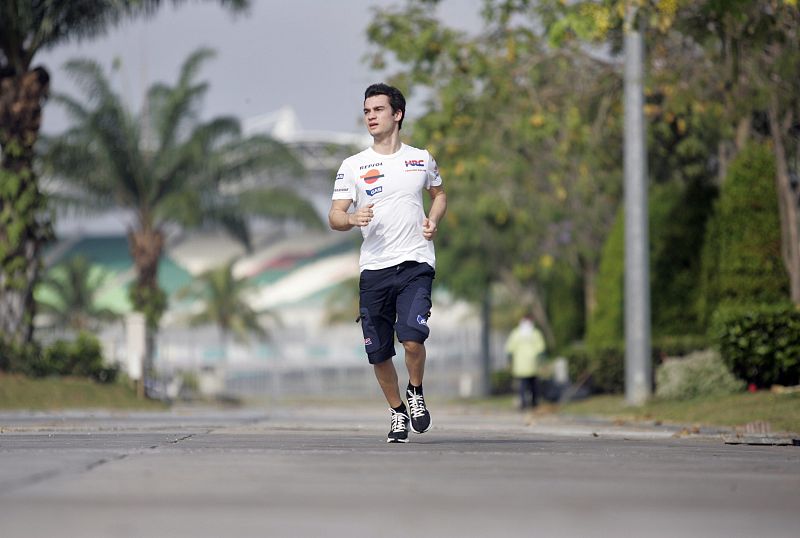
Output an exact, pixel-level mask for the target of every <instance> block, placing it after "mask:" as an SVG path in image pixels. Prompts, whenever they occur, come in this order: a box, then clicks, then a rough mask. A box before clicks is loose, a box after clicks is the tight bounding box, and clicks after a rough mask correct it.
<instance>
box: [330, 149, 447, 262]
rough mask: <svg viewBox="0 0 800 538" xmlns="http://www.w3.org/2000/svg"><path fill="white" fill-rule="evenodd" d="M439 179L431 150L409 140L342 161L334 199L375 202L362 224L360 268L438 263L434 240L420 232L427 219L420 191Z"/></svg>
mask: <svg viewBox="0 0 800 538" xmlns="http://www.w3.org/2000/svg"><path fill="white" fill-rule="evenodd" d="M441 184H442V178H441V177H440V176H439V169H438V167H437V166H436V161H435V160H434V159H433V157H432V156H431V154H430V153H428V151H427V150H424V149H418V148H414V147H411V146H407V145H406V144H402V146H401V147H400V149H399V150H398V151H397V152H396V153H393V154H391V155H381V154H380V153H376V152H375V151H374V150H373V149H372V148H367V149H365V150H364V151H362V152H361V153H357V154H356V155H353V156H352V157H348V158H347V159H345V160H344V162H342V166H341V167H339V172H338V173H337V174H336V183H335V184H334V187H333V199H334V200H352V201H353V203H354V204H355V206H356V208H360V207H362V206H365V205H367V204H375V205H374V206H373V207H372V211H373V214H374V216H373V218H372V221H371V222H370V223H369V224H368V225H367V226H362V227H361V235H362V236H363V237H364V242H363V244H362V245H361V258H360V262H359V265H360V266H361V270H362V271H363V270H365V269H383V268H386V267H391V266H393V265H397V264H399V263H402V262H405V261H417V262H424V263H427V264H430V266H431V267H435V264H436V254H435V252H434V249H433V241H428V240H427V239H425V238H424V237H423V235H422V221H423V219H425V208H424V207H423V205H422V191H423V189H429V188H431V187H438V186H439V185H441Z"/></svg>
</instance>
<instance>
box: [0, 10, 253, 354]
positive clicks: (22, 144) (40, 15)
mask: <svg viewBox="0 0 800 538" xmlns="http://www.w3.org/2000/svg"><path fill="white" fill-rule="evenodd" d="M218 1H219V3H220V4H222V5H224V6H227V7H229V8H231V9H233V10H241V9H242V8H244V7H246V6H247V4H248V2H247V0H218ZM165 3H167V2H165V1H162V0H130V1H125V0H71V1H69V2H31V1H30V0H4V1H3V2H2V3H0V150H1V151H2V157H1V158H0V338H2V339H7V340H8V341H9V342H11V343H12V344H14V346H13V347H19V346H23V345H24V344H26V343H27V342H29V341H30V340H31V337H32V335H33V317H34V315H35V302H34V299H33V289H34V286H35V283H36V281H37V279H38V277H39V271H40V260H39V258H40V253H41V249H42V246H43V245H44V243H45V242H46V241H48V240H49V239H50V238H51V237H52V229H51V226H50V223H49V222H48V219H47V218H46V215H45V208H46V202H45V198H44V195H43V194H42V192H41V190H40V188H39V183H38V180H37V177H36V174H35V172H34V170H33V159H34V145H35V144H36V141H37V139H38V137H39V130H40V127H41V113H42V107H43V106H44V104H45V102H46V100H47V97H48V94H49V92H50V75H49V73H48V71H47V69H46V68H45V67H44V66H41V65H38V66H37V65H34V60H35V58H36V55H37V53H38V52H39V51H41V50H44V49H47V48H52V47H56V46H58V45H60V44H62V43H65V42H68V41H72V40H76V39H85V38H91V37H94V36H97V35H99V34H102V33H103V32H105V31H106V30H107V29H108V28H109V27H111V26H113V25H115V24H117V23H118V22H120V21H122V20H124V19H128V18H132V17H138V16H143V15H148V14H152V13H154V12H155V11H156V10H157V9H158V8H159V7H160V6H161V5H162V4H165ZM172 3H173V4H178V3H180V1H179V0H173V1H172Z"/></svg>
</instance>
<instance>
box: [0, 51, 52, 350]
mask: <svg viewBox="0 0 800 538" xmlns="http://www.w3.org/2000/svg"><path fill="white" fill-rule="evenodd" d="M49 83H50V77H49V75H48V73H47V71H45V70H44V69H43V68H41V67H37V68H36V69H34V70H32V71H26V72H24V73H22V74H17V73H14V72H11V71H10V70H6V71H4V72H3V71H0V147H1V148H2V164H1V165H0V338H3V339H5V340H7V341H8V342H11V343H13V344H15V345H21V344H25V343H28V342H30V341H31V338H32V337H33V317H34V314H35V302H34V300H33V288H34V286H35V284H36V281H37V279H38V277H39V256H40V252H41V248H42V246H43V245H44V243H45V242H46V241H47V240H49V239H50V237H51V236H52V231H51V228H50V224H49V222H47V221H46V220H45V214H44V210H45V205H46V202H45V197H44V196H43V195H42V193H41V192H40V191H39V185H38V182H37V179H36V176H35V174H34V173H33V167H32V163H33V155H34V153H33V146H34V144H35V143H36V140H37V139H38V137H39V129H40V127H41V117H42V106H43V105H44V103H45V101H46V100H47V95H48V90H49Z"/></svg>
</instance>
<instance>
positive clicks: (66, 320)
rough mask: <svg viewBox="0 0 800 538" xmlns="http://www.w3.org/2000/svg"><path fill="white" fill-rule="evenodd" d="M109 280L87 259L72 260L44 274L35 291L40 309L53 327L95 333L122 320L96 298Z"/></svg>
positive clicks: (78, 257) (81, 257) (106, 273)
mask: <svg viewBox="0 0 800 538" xmlns="http://www.w3.org/2000/svg"><path fill="white" fill-rule="evenodd" d="M109 276H110V275H109V273H108V272H104V271H103V270H102V269H100V268H97V267H94V268H93V267H92V265H91V263H90V262H89V260H88V259H86V258H85V257H83V256H73V257H72V258H70V259H69V260H67V261H66V262H64V263H62V264H59V265H57V266H55V267H53V268H51V269H50V270H49V271H48V272H47V273H46V274H45V276H44V278H43V279H42V281H41V283H40V284H39V286H38V287H37V290H36V295H37V306H38V309H39V311H40V312H41V313H42V314H45V316H46V317H47V318H48V319H49V322H50V324H51V325H53V326H56V327H62V328H67V329H72V330H74V331H87V330H96V329H97V327H98V326H99V325H100V324H102V323H107V322H109V321H114V320H116V319H119V317H120V316H119V314H118V313H117V312H114V311H113V310H110V309H108V308H105V307H103V306H100V305H98V303H97V295H98V293H99V292H100V290H101V289H102V288H103V286H104V285H105V284H106V283H107V281H108V278H109ZM38 296H41V297H38Z"/></svg>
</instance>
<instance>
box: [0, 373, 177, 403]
mask: <svg viewBox="0 0 800 538" xmlns="http://www.w3.org/2000/svg"><path fill="white" fill-rule="evenodd" d="M98 408H102V409H139V410H151V411H157V410H162V409H166V408H167V406H166V405H165V404H163V403H161V402H156V401H152V400H139V399H138V398H137V397H136V393H135V392H134V390H133V389H132V388H130V387H128V386H127V385H125V384H124V383H110V384H100V383H95V382H93V381H90V380H88V379H79V378H71V377H61V378H59V377H52V378H44V379H31V378H28V377H25V376H21V375H15V374H0V409H6V410H9V409H13V410H23V409H26V410H27V409H30V410H51V409H53V410H55V409H98Z"/></svg>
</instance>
